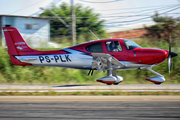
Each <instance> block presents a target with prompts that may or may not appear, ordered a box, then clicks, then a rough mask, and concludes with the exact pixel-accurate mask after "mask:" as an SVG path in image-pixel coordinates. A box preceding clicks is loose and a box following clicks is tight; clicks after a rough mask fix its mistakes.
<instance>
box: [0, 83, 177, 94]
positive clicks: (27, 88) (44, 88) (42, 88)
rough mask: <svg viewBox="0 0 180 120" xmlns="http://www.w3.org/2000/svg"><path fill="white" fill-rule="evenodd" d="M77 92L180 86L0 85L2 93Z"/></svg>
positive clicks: (157, 89)
mask: <svg viewBox="0 0 180 120" xmlns="http://www.w3.org/2000/svg"><path fill="white" fill-rule="evenodd" d="M13 91H15V92H17V91H18V92H36V91H38V92H48V91H55V92H75V91H127V92H128V91H129V92H141V91H180V84H176V85H174V84H171V85H169V84H161V85H155V84H146V85H144V84H138V85H121V84H120V85H110V86H108V85H0V92H13Z"/></svg>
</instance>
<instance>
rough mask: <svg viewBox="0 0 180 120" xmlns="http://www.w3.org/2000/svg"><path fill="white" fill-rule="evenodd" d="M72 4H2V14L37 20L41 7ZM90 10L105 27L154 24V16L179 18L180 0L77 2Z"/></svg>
mask: <svg viewBox="0 0 180 120" xmlns="http://www.w3.org/2000/svg"><path fill="white" fill-rule="evenodd" d="M70 1H71V0H0V3H1V4H0V14H1V15H2V14H6V15H22V16H37V15H38V14H39V13H41V12H43V11H42V10H40V9H39V8H40V7H45V8H50V7H51V5H52V3H55V4H56V5H57V6H58V5H60V4H62V3H63V2H66V3H68V4H70ZM77 3H80V4H82V5H83V6H89V7H90V8H93V9H94V12H96V13H100V14H101V16H100V18H101V19H104V20H106V21H105V25H106V27H112V26H121V25H129V24H136V23H146V22H147V23H148V22H152V19H151V16H152V15H153V14H154V13H155V12H158V13H161V14H162V15H168V16H173V17H180V14H179V13H180V0H74V4H77Z"/></svg>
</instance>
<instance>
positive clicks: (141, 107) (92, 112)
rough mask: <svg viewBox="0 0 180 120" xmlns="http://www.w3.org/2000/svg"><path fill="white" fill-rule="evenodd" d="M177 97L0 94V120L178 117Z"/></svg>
mask: <svg viewBox="0 0 180 120" xmlns="http://www.w3.org/2000/svg"><path fill="white" fill-rule="evenodd" d="M179 98H180V96H0V120H32V119H33V120H152V119H153V120H180V112H179V111H180V99H179Z"/></svg>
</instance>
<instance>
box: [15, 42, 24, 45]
mask: <svg viewBox="0 0 180 120" xmlns="http://www.w3.org/2000/svg"><path fill="white" fill-rule="evenodd" d="M25 44H26V43H25V42H18V43H14V45H25Z"/></svg>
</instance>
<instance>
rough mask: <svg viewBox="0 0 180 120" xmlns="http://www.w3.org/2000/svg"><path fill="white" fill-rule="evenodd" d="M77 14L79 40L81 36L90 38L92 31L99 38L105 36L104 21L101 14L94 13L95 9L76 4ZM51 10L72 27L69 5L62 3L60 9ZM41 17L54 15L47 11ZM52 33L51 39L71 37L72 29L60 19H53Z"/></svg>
mask: <svg viewBox="0 0 180 120" xmlns="http://www.w3.org/2000/svg"><path fill="white" fill-rule="evenodd" d="M74 9H75V13H76V35H77V38H78V37H79V36H80V35H82V34H83V35H84V36H86V38H85V39H88V36H89V35H90V34H91V33H90V31H89V30H92V31H93V32H95V33H96V34H97V35H99V36H104V35H105V31H104V30H103V27H104V25H103V22H104V20H100V19H99V16H100V14H97V13H93V9H91V8H89V7H83V6H82V5H81V4H76V5H75V6H74ZM51 10H52V11H53V12H55V13H56V14H57V15H58V16H60V17H61V18H62V19H63V20H64V21H65V22H66V23H67V24H68V25H69V26H71V6H70V5H68V4H67V3H62V4H61V5H60V6H59V7H56V6H52V8H51ZM40 16H50V17H54V15H53V14H52V13H51V12H50V10H45V11H44V12H43V13H42V14H40ZM50 33H51V37H55V36H61V35H62V36H70V35H71V29H68V28H67V27H65V25H64V24H63V23H61V22H60V21H59V20H58V19H53V20H51V21H50ZM88 40H89V39H88Z"/></svg>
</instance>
